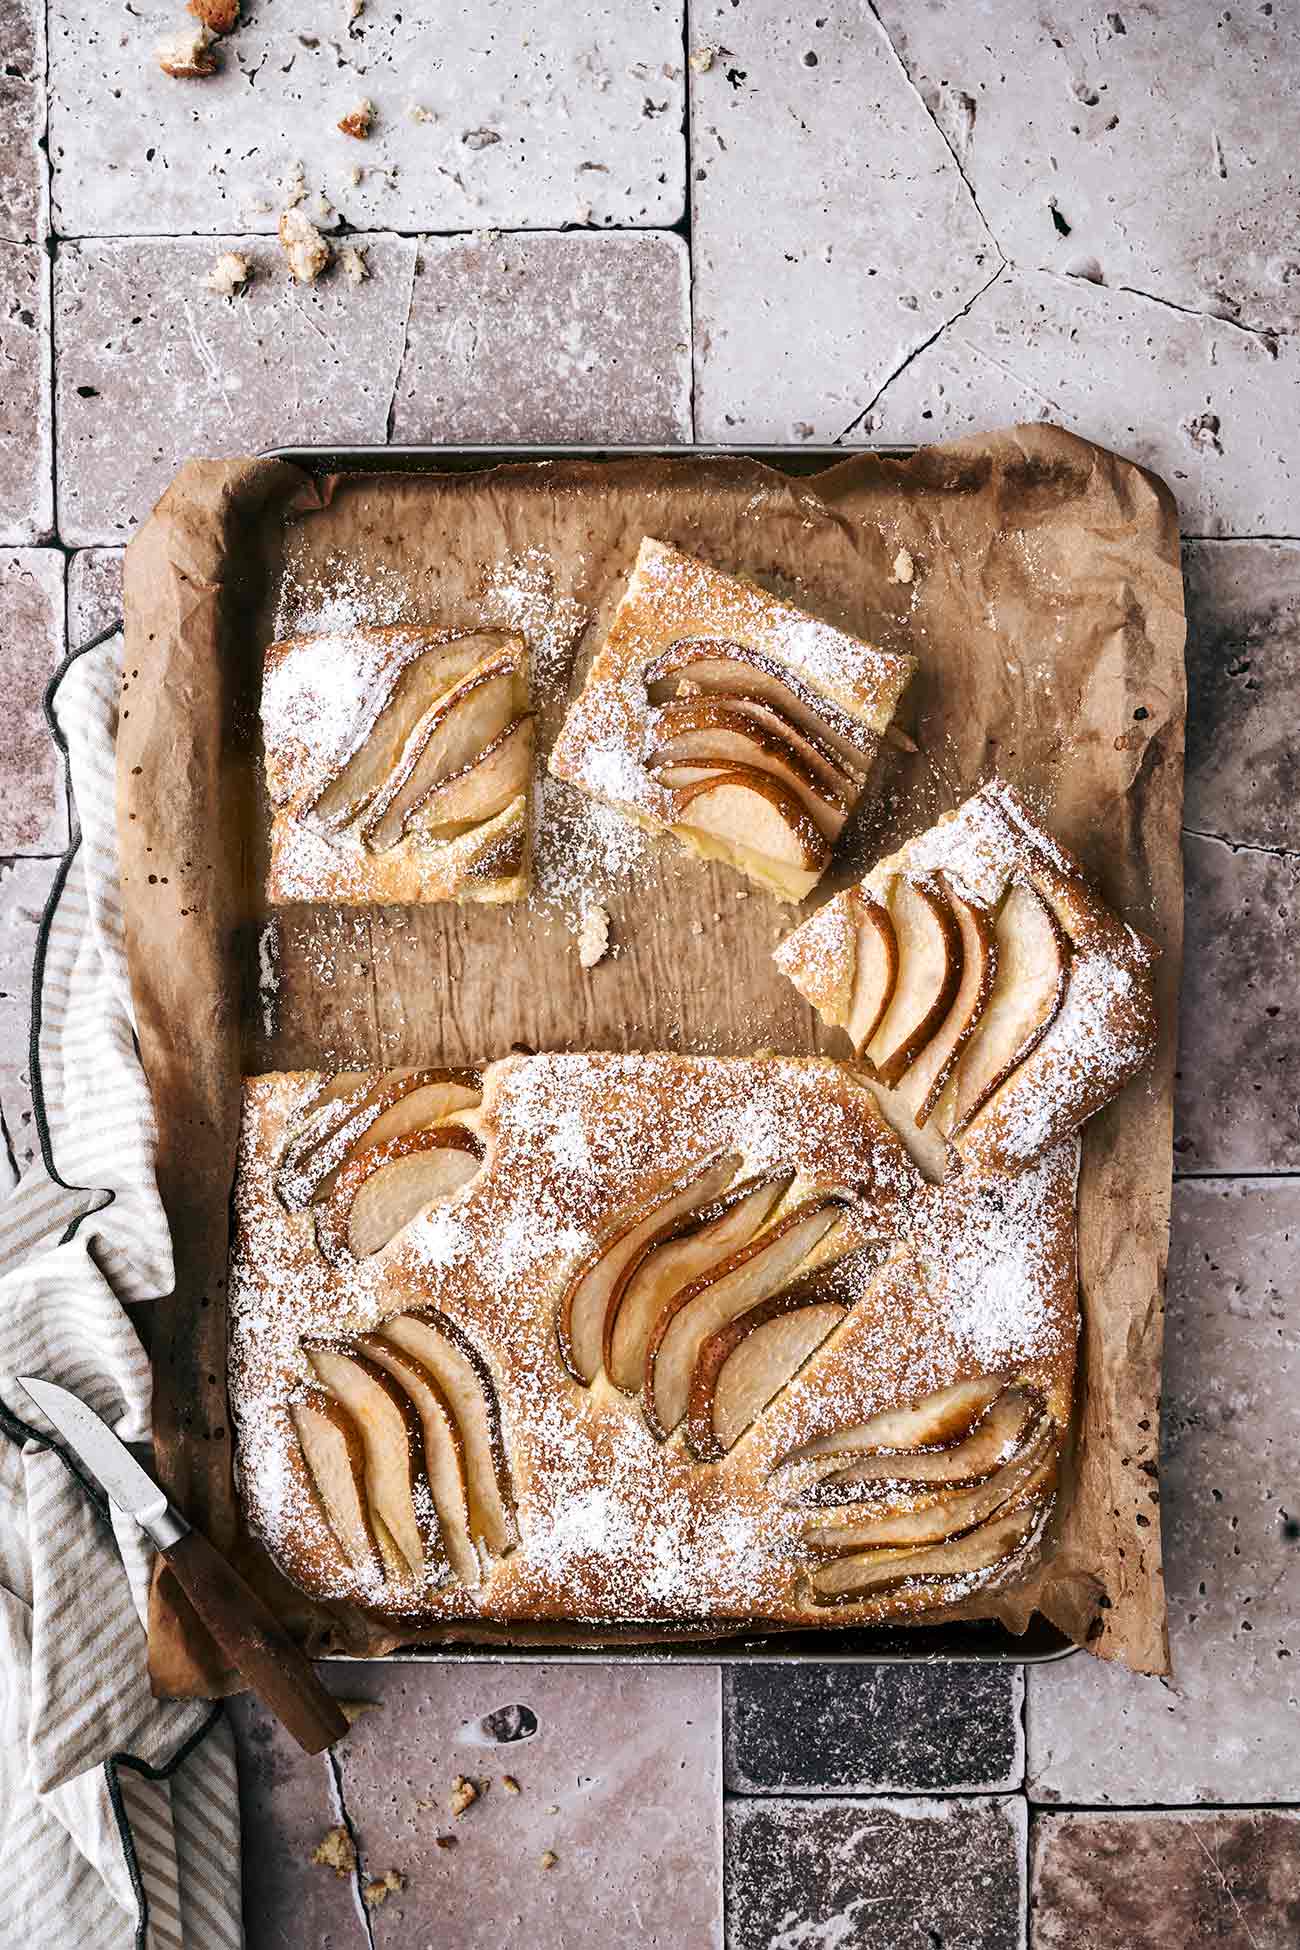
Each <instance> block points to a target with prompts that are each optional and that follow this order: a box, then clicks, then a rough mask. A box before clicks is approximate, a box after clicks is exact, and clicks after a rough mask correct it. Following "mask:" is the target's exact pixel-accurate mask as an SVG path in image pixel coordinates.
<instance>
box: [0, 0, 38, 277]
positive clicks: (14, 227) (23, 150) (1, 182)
mask: <svg viewBox="0 0 1300 1950" xmlns="http://www.w3.org/2000/svg"><path fill="white" fill-rule="evenodd" d="M0 55H2V56H3V61H4V66H3V67H2V68H0V236H2V237H4V238H5V239H6V240H7V241H8V242H10V243H33V242H36V241H38V240H39V239H41V238H43V237H44V235H45V231H46V227H47V217H48V194H47V192H48V184H49V171H48V168H47V165H46V161H45V152H44V151H43V149H42V148H41V146H40V141H41V137H42V136H43V135H44V133H45V8H44V6H43V5H39V4H38V0H0Z"/></svg>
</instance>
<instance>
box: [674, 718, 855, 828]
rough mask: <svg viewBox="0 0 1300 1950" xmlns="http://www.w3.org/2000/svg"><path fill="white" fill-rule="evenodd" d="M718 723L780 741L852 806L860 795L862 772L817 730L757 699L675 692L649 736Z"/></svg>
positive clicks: (834, 794) (832, 792)
mask: <svg viewBox="0 0 1300 1950" xmlns="http://www.w3.org/2000/svg"><path fill="white" fill-rule="evenodd" d="M718 722H723V723H725V724H727V725H728V726H733V727H736V728H739V727H740V726H742V725H743V726H745V727H747V728H748V729H749V730H750V731H752V732H753V733H755V734H757V735H759V736H767V737H775V738H777V739H779V740H780V741H781V743H782V744H783V745H784V746H785V747H786V749H787V750H789V751H792V752H793V753H794V755H795V757H796V758H797V759H798V760H799V762H800V763H801V764H802V765H803V766H805V767H806V768H807V770H808V771H810V772H811V773H812V775H813V777H814V778H815V779H816V780H817V782H818V784H819V786H821V787H823V788H824V789H825V791H826V792H827V793H828V794H829V795H830V796H831V797H832V798H836V799H844V800H846V801H847V802H848V803H849V805H852V804H853V802H854V801H855V800H856V799H857V798H858V796H859V794H860V793H861V791H862V786H863V782H864V778H865V773H864V772H863V771H862V770H860V769H858V768H855V767H854V766H851V765H848V764H846V763H845V762H844V761H843V760H842V759H840V758H839V757H838V756H837V755H836V754H835V753H834V752H833V751H832V750H831V748H830V746H829V745H828V744H826V743H825V741H824V740H823V739H821V738H819V737H818V736H817V734H816V733H815V732H813V731H809V730H807V729H806V728H805V727H803V726H802V725H797V724H796V723H795V721H794V719H793V718H789V717H787V716H786V715H785V713H784V712H783V711H778V710H777V709H776V708H775V706H773V705H771V704H765V703H763V701H762V700H761V699H760V698H756V697H734V696H732V697H722V696H718V695H711V694H710V693H709V692H707V691H697V692H690V691H685V692H679V693H678V695H677V696H676V697H674V698H671V699H670V700H669V701H668V703H667V704H661V705H659V706H658V707H657V708H656V710H655V712H654V716H653V719H652V728H651V735H652V737H653V738H654V739H655V741H656V742H658V741H660V740H662V739H664V738H667V737H671V736H674V735H675V734H676V733H677V732H678V731H681V730H694V729H696V728H697V727H699V726H700V725H701V724H714V723H718Z"/></svg>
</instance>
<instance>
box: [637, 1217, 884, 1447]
mask: <svg viewBox="0 0 1300 1950" xmlns="http://www.w3.org/2000/svg"><path fill="white" fill-rule="evenodd" d="M844 1207H845V1200H844V1199H843V1197H842V1196H841V1195H839V1194H838V1193H833V1192H832V1193H815V1194H813V1195H812V1196H811V1197H809V1198H807V1199H804V1200H803V1201H802V1202H801V1203H800V1204H799V1205H797V1206H796V1207H795V1208H794V1210H793V1211H792V1212H790V1213H788V1214H787V1215H786V1217H785V1218H784V1219H782V1220H780V1221H778V1223H777V1224H776V1225H774V1226H771V1227H769V1228H768V1230H767V1231H765V1232H763V1233H760V1235H759V1237H758V1238H757V1239H755V1240H752V1241H751V1242H750V1244H749V1245H748V1246H746V1247H744V1248H742V1250H741V1251H740V1252H738V1253H733V1254H732V1256H731V1257H730V1259H725V1260H722V1261H720V1262H719V1264H718V1265H716V1266H714V1267H713V1268H712V1269H711V1270H710V1271H709V1272H708V1273H706V1274H704V1275H703V1276H702V1278H700V1279H698V1280H694V1281H692V1283H691V1284H690V1285H689V1286H686V1287H683V1288H682V1289H681V1290H680V1291H679V1292H678V1293H675V1294H674V1295H673V1297H672V1299H671V1300H670V1301H669V1302H668V1304H667V1305H666V1306H665V1307H664V1308H663V1309H662V1311H661V1312H660V1314H659V1317H658V1319H657V1320H656V1322H655V1325H654V1329H653V1331H652V1333H651V1336H650V1341H649V1344H648V1346H647V1348H646V1359H645V1380H644V1384H643V1395H642V1406H643V1408H644V1411H645V1418H646V1421H647V1423H648V1425H649V1427H650V1430H651V1433H652V1434H654V1435H656V1436H658V1437H659V1438H660V1440H661V1441H665V1440H666V1439H667V1438H668V1437H669V1436H670V1435H671V1434H672V1433H673V1430H674V1429H675V1428H677V1426H678V1424H679V1423H680V1422H681V1420H682V1418H683V1416H684V1415H685V1414H686V1409H687V1404H688V1401H689V1397H690V1385H691V1376H692V1374H693V1373H694V1372H695V1365H696V1362H697V1361H698V1359H699V1355H700V1350H701V1348H702V1347H703V1345H704V1343H705V1341H706V1340H707V1339H708V1338H709V1336H710V1335H711V1334H715V1333H716V1332H717V1331H718V1329H719V1328H720V1327H725V1326H726V1325H727V1323H728V1322H729V1321H732V1320H734V1319H735V1318H736V1316H737V1315H738V1314H743V1313H744V1312H746V1310H747V1309H748V1308H750V1307H752V1306H753V1305H754V1304H755V1303H756V1302H757V1301H759V1300H763V1299H765V1298H766V1297H767V1295H768V1294H769V1293H772V1292H774V1291H776V1290H777V1289H779V1288H780V1287H783V1286H785V1285H786V1283H787V1282H788V1281H789V1280H790V1278H791V1276H792V1275H793V1274H794V1273H795V1272H797V1270H798V1268H799V1267H800V1266H801V1265H802V1263H803V1261H804V1260H805V1259H807V1257H808V1255H809V1254H810V1253H811V1252H812V1250H813V1248H814V1247H815V1246H817V1245H819V1244H820V1243H821V1241H822V1240H823V1239H824V1238H825V1237H826V1235H827V1234H828V1233H829V1232H830V1230H831V1227H832V1226H834V1225H836V1224H838V1223H839V1221H840V1218H841V1216H842V1214H843V1211H844Z"/></svg>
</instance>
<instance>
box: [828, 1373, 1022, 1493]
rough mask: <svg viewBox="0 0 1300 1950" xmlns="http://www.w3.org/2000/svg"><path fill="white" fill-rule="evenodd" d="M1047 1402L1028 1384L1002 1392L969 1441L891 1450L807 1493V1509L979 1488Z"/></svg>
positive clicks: (1019, 1445) (865, 1459)
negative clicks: (908, 1492) (934, 1489)
mask: <svg viewBox="0 0 1300 1950" xmlns="http://www.w3.org/2000/svg"><path fill="white" fill-rule="evenodd" d="M1042 1408H1043V1401H1042V1397H1041V1395H1040V1394H1039V1393H1038V1391H1037V1389H1035V1388H1031V1387H1029V1386H1028V1384H1027V1383H1025V1382H1015V1383H1013V1384H1012V1385H1011V1386H1010V1387H1007V1388H1004V1389H1003V1390H1002V1391H1001V1393H1000V1394H999V1395H998V1396H997V1397H996V1398H995V1399H994V1401H993V1402H992V1404H991V1405H990V1407H989V1408H988V1409H987V1410H986V1412H985V1413H984V1415H982V1416H981V1417H980V1419H979V1420H978V1421H977V1422H976V1423H975V1425H974V1426H973V1428H972V1429H971V1430H970V1433H969V1434H968V1435H964V1436H962V1437H960V1438H959V1439H958V1440H957V1441H955V1442H951V1443H949V1444H947V1445H946V1446H945V1447H942V1448H938V1449H913V1450H898V1449H891V1450H888V1451H885V1452H881V1451H877V1452H875V1453H874V1454H868V1455H864V1456H863V1457H862V1458H861V1459H860V1460H859V1461H857V1462H853V1463H850V1464H849V1465H848V1467H847V1468H844V1469H838V1470H836V1471H835V1473H834V1474H833V1475H831V1476H825V1477H823V1478H822V1479H821V1481H820V1482H818V1483H815V1484H813V1486H812V1487H811V1488H810V1489H808V1490H806V1491H805V1492H804V1501H805V1502H806V1503H816V1504H836V1503H855V1502H860V1501H861V1500H862V1499H863V1498H864V1497H866V1496H873V1495H879V1494H880V1493H881V1491H882V1489H884V1488H886V1487H888V1488H889V1489H891V1490H892V1489H917V1488H921V1487H923V1486H926V1485H930V1484H938V1485H941V1486H943V1487H946V1488H948V1489H967V1488H969V1487H970V1486H971V1485H972V1484H975V1483H981V1482H983V1481H984V1479H985V1478H986V1477H988V1476H991V1475H992V1474H993V1472H994V1470H996V1469H998V1468H1000V1467H1001V1465H1002V1464H1003V1463H1004V1462H1006V1461H1007V1460H1009V1458H1010V1457H1011V1456H1013V1455H1014V1454H1015V1453H1016V1451H1017V1450H1018V1449H1020V1448H1022V1447H1023V1445H1024V1443H1025V1440H1026V1437H1027V1435H1028V1432H1029V1430H1030V1428H1031V1427H1032V1426H1033V1424H1034V1421H1035V1418H1036V1417H1038V1416H1039V1415H1041V1413H1042Z"/></svg>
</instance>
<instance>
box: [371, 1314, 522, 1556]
mask: <svg viewBox="0 0 1300 1950" xmlns="http://www.w3.org/2000/svg"><path fill="white" fill-rule="evenodd" d="M376 1332H377V1335H378V1337H379V1339H381V1340H384V1341H388V1342H390V1343H391V1344H392V1345H393V1346H394V1347H395V1348H399V1349H401V1350H402V1352H403V1353H405V1354H407V1355H409V1356H410V1357H411V1358H412V1359H413V1360H416V1361H418V1362H419V1363H420V1365H421V1366H422V1367H423V1368H425V1369H426V1370H427V1371H428V1373H429V1374H431V1375H432V1376H433V1378H434V1379H435V1381H436V1382H437V1383H438V1385H439V1387H440V1388H441V1389H442V1392H443V1394H444V1396H445V1397H446V1399H447V1402H448V1404H449V1405H450V1408H451V1411H452V1413H453V1415H454V1416H455V1418H456V1424H457V1427H458V1428H459V1430H460V1436H461V1447H462V1453H463V1455H464V1458H465V1495H466V1500H467V1503H468V1511H469V1528H470V1535H471V1537H472V1539H473V1541H474V1543H475V1544H476V1545H477V1546H478V1547H479V1549H480V1550H481V1551H482V1552H483V1553H484V1554H485V1555H486V1556H488V1557H490V1558H493V1557H505V1556H506V1555H507V1554H508V1553H509V1552H510V1551H512V1550H513V1549H514V1547H515V1545H516V1544H517V1543H518V1541H519V1529H518V1525H517V1523H516V1521H515V1496H514V1485H513V1483H512V1480H511V1475H510V1463H509V1460H508V1458H507V1455H506V1448H505V1441H504V1438H503V1435H502V1430H501V1408H500V1403H499V1402H498V1400H497V1391H496V1383H495V1382H494V1381H493V1379H492V1371H491V1369H490V1368H489V1367H488V1364H487V1362H486V1361H485V1360H484V1358H483V1356H482V1354H480V1352H479V1350H478V1349H477V1348H476V1347H475V1346H474V1343H473V1342H472V1341H471V1340H470V1338H469V1336H468V1335H467V1334H465V1333H463V1332H462V1330H461V1329H460V1328H459V1327H458V1326H457V1325H456V1323H455V1322H454V1321H453V1320H450V1319H449V1318H448V1316H447V1315H446V1314H445V1313H443V1312H442V1310H441V1309H440V1308H438V1307H420V1308H416V1309H415V1310H414V1311H413V1312H411V1313H405V1314H390V1315H389V1317H388V1319H387V1320H383V1321H381V1322H380V1324H379V1327H378V1328H377V1330H376Z"/></svg>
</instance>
